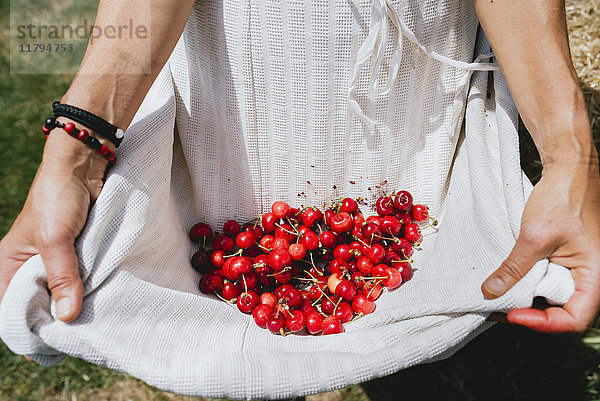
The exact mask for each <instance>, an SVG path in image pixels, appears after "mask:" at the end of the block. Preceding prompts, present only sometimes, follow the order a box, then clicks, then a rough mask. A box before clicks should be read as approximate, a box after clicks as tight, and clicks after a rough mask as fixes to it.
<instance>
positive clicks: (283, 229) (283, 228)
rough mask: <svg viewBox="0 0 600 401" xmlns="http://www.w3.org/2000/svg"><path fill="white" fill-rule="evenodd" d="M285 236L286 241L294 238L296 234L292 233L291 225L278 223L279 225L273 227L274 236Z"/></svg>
mask: <svg viewBox="0 0 600 401" xmlns="http://www.w3.org/2000/svg"><path fill="white" fill-rule="evenodd" d="M278 237H279V238H285V239H286V240H287V241H288V242H292V241H294V240H295V239H296V234H294V229H293V227H292V226H291V225H289V224H287V223H284V224H280V225H279V227H277V228H276V229H275V238H278Z"/></svg>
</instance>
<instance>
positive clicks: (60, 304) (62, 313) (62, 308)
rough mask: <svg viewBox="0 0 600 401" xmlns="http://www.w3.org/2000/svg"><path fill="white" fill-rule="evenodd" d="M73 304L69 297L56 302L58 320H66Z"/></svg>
mask: <svg viewBox="0 0 600 401" xmlns="http://www.w3.org/2000/svg"><path fill="white" fill-rule="evenodd" d="M72 307H73V302H72V301H71V298H70V297H68V296H67V297H64V298H61V299H59V300H58V301H57V302H56V316H57V317H58V318H59V319H60V320H63V319H66V318H67V317H68V316H69V315H70V314H71V308H72Z"/></svg>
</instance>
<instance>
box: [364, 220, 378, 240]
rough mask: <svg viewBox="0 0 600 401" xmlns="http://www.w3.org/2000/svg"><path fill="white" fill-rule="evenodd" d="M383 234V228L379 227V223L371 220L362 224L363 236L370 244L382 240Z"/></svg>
mask: <svg viewBox="0 0 600 401" xmlns="http://www.w3.org/2000/svg"><path fill="white" fill-rule="evenodd" d="M382 234H383V233H382V232H381V228H379V225H378V224H375V223H371V222H370V223H367V224H365V225H364V226H362V235H363V238H364V239H365V242H367V243H369V244H374V243H377V242H381V238H380V237H381V236H382Z"/></svg>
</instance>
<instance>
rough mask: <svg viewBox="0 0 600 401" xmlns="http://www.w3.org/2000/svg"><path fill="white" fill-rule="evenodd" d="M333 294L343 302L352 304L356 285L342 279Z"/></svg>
mask: <svg viewBox="0 0 600 401" xmlns="http://www.w3.org/2000/svg"><path fill="white" fill-rule="evenodd" d="M334 293H335V295H337V296H338V297H341V298H342V299H343V300H344V301H346V302H352V300H353V299H354V297H355V296H356V293H357V290H356V285H354V283H353V282H352V281H350V280H346V279H343V280H342V281H340V282H339V284H338V285H337V287H336V288H335V291H334Z"/></svg>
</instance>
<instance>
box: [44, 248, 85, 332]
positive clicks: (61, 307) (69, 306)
mask: <svg viewBox="0 0 600 401" xmlns="http://www.w3.org/2000/svg"><path fill="white" fill-rule="evenodd" d="M41 255H42V259H43V260H44V264H45V265H46V271H47V272H48V289H50V291H51V292H52V296H53V297H54V301H55V302H56V315H57V317H58V318H59V319H60V320H62V321H63V322H70V321H72V320H74V319H75V318H76V317H77V316H78V315H79V311H80V310H81V303H82V298H83V284H82V283H81V277H79V267H78V261H77V255H76V254H75V248H74V246H73V241H69V240H64V239H62V240H59V241H53V242H51V243H50V244H47V245H46V246H45V247H44V249H43V250H42V252H41Z"/></svg>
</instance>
